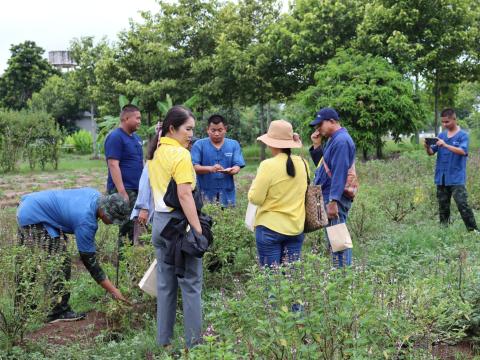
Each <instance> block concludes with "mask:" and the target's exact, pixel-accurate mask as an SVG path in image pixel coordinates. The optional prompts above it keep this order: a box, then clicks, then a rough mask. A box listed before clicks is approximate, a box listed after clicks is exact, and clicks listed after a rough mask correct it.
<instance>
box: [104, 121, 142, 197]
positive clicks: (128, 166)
mask: <svg viewBox="0 0 480 360" xmlns="http://www.w3.org/2000/svg"><path fill="white" fill-rule="evenodd" d="M105 158H106V159H107V162H108V159H115V160H118V161H119V162H120V163H119V165H120V172H121V174H122V181H123V186H124V187H125V189H126V190H135V191H138V183H139V181H140V176H141V175H142V170H143V149H142V139H140V137H139V136H138V135H137V134H136V133H133V134H131V135H128V134H127V133H126V132H125V131H123V129H121V128H116V129H115V130H113V131H112V132H110V134H108V135H107V138H106V139H105ZM113 189H115V184H114V183H113V180H112V174H110V169H109V170H108V180H107V191H110V190H113Z"/></svg>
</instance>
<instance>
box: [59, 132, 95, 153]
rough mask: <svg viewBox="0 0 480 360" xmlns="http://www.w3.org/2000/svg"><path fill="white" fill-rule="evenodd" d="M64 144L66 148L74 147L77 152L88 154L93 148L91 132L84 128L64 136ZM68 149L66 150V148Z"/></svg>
mask: <svg viewBox="0 0 480 360" xmlns="http://www.w3.org/2000/svg"><path fill="white" fill-rule="evenodd" d="M65 144H66V145H69V146H68V148H71V146H73V148H74V149H75V152H76V153H78V154H90V153H91V152H92V149H93V139H92V134H91V133H90V132H88V131H86V130H83V129H82V130H79V131H77V132H75V133H73V134H72V135H69V136H67V137H66V138H65ZM67 151H68V150H67Z"/></svg>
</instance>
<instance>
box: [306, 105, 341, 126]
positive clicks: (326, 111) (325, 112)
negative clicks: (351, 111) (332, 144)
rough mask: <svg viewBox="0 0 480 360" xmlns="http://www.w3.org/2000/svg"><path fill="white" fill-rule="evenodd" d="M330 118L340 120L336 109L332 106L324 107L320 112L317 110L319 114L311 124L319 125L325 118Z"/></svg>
mask: <svg viewBox="0 0 480 360" xmlns="http://www.w3.org/2000/svg"><path fill="white" fill-rule="evenodd" d="M330 119H333V120H336V121H338V113H337V112H336V111H335V109H332V108H328V107H326V108H322V109H320V111H319V112H317V115H316V116H315V119H313V121H312V122H311V123H310V126H317V125H318V124H320V123H321V122H322V121H323V120H330Z"/></svg>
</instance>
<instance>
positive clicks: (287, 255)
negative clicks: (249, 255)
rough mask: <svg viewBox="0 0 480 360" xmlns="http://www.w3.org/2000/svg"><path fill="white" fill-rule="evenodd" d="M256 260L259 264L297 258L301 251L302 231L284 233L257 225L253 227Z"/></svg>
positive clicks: (276, 262)
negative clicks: (289, 233) (255, 242)
mask: <svg viewBox="0 0 480 360" xmlns="http://www.w3.org/2000/svg"><path fill="white" fill-rule="evenodd" d="M255 237H256V240H257V252H258V260H259V262H260V265H261V266H265V265H267V266H272V265H273V264H277V265H280V264H281V263H282V259H283V261H284V262H291V261H295V260H298V259H299V257H300V252H301V251H302V244H303V238H304V237H305V235H304V234H303V233H301V234H298V235H284V234H280V233H278V232H276V231H273V230H270V229H269V228H267V227H265V226H262V225H259V226H257V227H256V228H255Z"/></svg>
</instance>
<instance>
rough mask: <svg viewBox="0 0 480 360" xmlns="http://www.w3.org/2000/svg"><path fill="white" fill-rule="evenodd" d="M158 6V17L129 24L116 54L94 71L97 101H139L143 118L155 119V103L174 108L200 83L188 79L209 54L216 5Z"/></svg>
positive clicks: (194, 1)
mask: <svg viewBox="0 0 480 360" xmlns="http://www.w3.org/2000/svg"><path fill="white" fill-rule="evenodd" d="M159 5H160V11H159V12H158V13H150V12H145V13H142V17H143V21H142V22H141V23H136V22H131V23H130V27H129V29H128V30H126V31H124V32H122V33H120V35H119V41H118V43H117V46H116V48H115V52H114V53H113V54H111V56H110V57H108V58H105V59H103V60H102V62H101V64H100V66H99V69H98V71H97V78H98V79H99V89H103V90H105V91H103V92H100V91H98V96H102V93H103V94H108V96H109V97H110V98H112V97H113V98H115V97H116V96H118V94H119V93H122V94H125V95H127V96H128V97H133V96H138V98H139V99H140V105H141V107H142V110H143V111H145V112H146V113H147V119H148V118H150V114H153V113H156V114H158V110H157V106H156V104H157V102H158V101H159V100H161V99H164V98H165V97H166V95H167V94H169V95H170V96H171V97H172V99H173V103H183V102H184V101H186V100H187V99H190V98H191V97H192V95H194V93H195V88H196V86H197V84H198V81H199V80H198V78H195V77H194V76H193V75H192V71H191V67H192V64H194V63H195V62H196V61H198V60H199V59H201V58H202V57H204V56H207V55H209V54H210V53H211V52H212V51H213V49H214V47H213V44H214V37H213V35H212V32H213V31H214V30H215V28H216V23H215V21H214V20H215V18H216V8H217V2H216V1H215V0H212V1H202V0H180V1H178V2H176V3H171V2H167V1H160V2H159ZM112 90H113V91H114V92H115V93H116V94H115V93H112ZM108 101H110V100H109V99H105V98H104V99H103V100H102V102H104V103H105V102H108Z"/></svg>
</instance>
